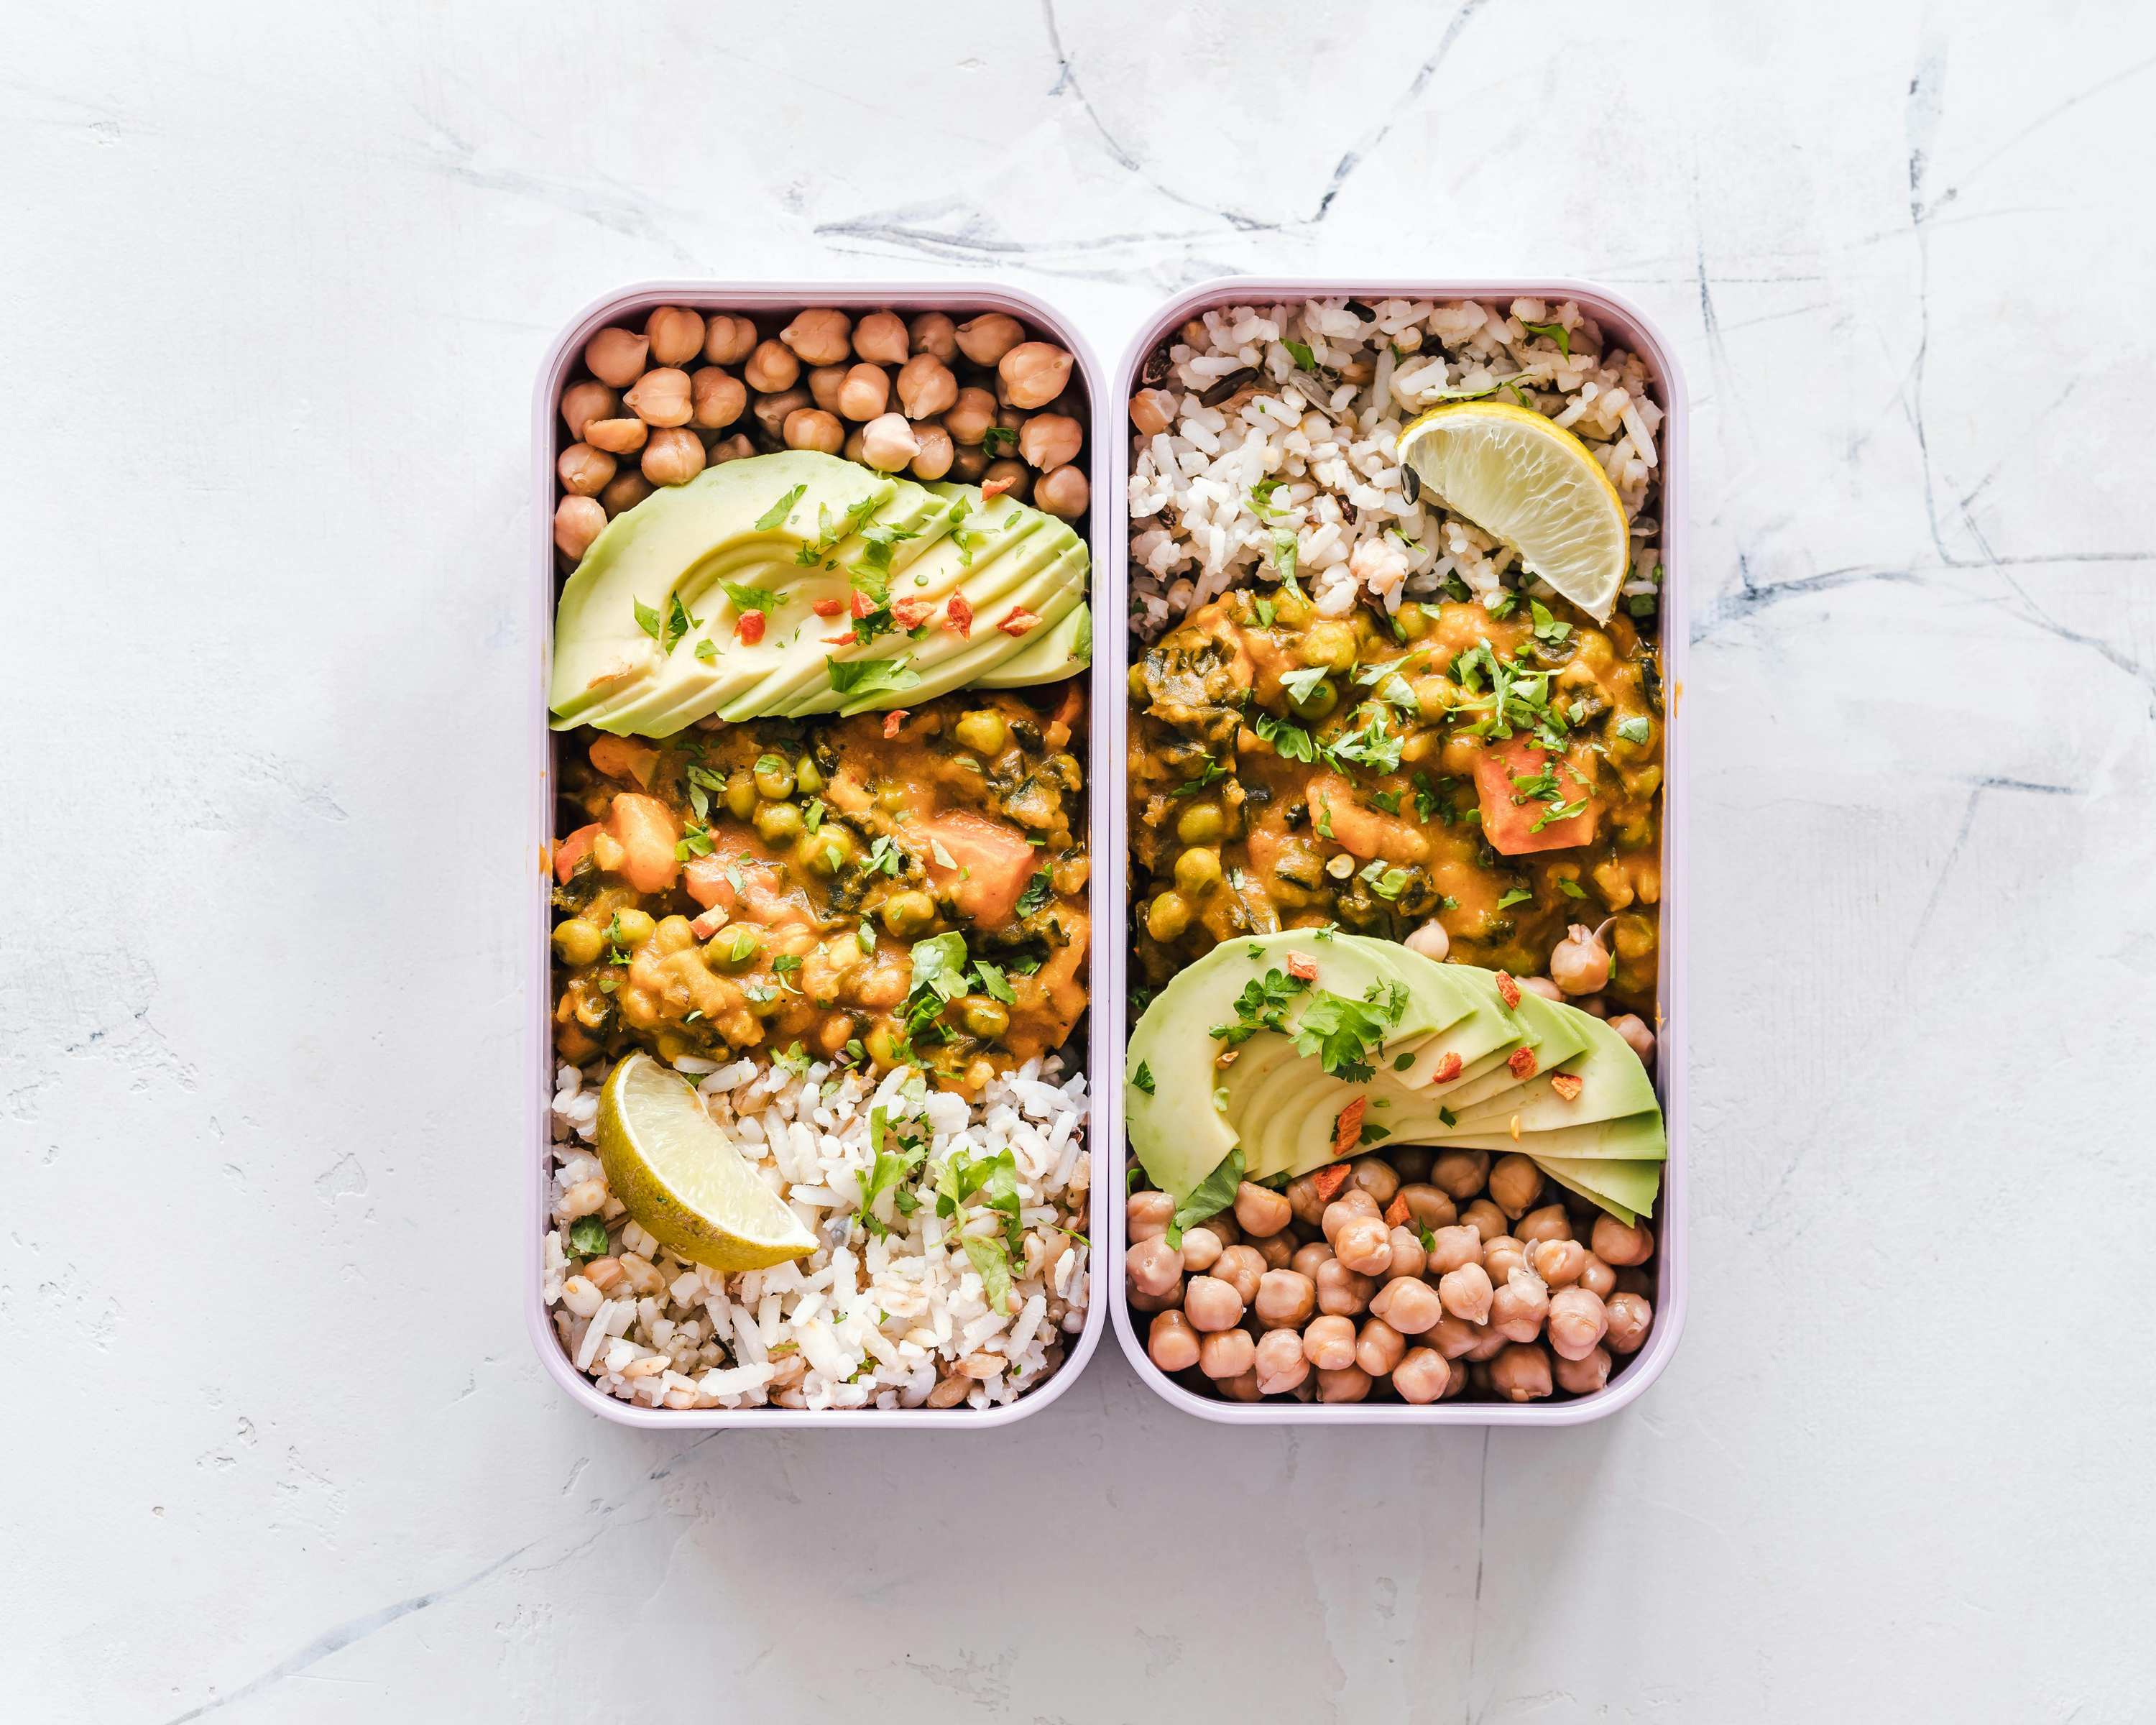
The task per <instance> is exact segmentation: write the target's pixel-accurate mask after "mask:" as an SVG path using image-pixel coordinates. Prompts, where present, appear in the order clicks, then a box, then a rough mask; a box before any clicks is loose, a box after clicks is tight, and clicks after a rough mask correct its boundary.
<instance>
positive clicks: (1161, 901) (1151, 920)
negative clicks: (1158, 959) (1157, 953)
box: [1146, 892, 1190, 946]
mask: <svg viewBox="0 0 2156 1725" xmlns="http://www.w3.org/2000/svg"><path fill="white" fill-rule="evenodd" d="M1188 927H1190V901H1189V900H1188V899H1187V898H1185V897H1183V895H1182V894H1181V893H1179V892H1163V893H1162V894H1161V895H1160V896H1158V898H1156V899H1154V900H1153V901H1152V903H1151V904H1149V905H1147V906H1146V932H1147V934H1149V935H1151V936H1152V937H1153V938H1154V939H1155V940H1157V941H1158V942H1160V943H1161V944H1162V945H1163V946H1166V945H1167V944H1168V942H1170V941H1173V940H1179V939H1181V938H1182V936H1183V931H1184V930H1185V929H1187V928H1188Z"/></svg>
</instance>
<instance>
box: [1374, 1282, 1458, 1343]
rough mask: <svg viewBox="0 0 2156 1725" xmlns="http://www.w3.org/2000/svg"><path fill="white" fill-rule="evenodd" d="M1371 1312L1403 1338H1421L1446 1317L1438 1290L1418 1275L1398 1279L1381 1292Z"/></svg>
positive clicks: (1384, 1287) (1379, 1290)
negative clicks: (1426, 1331)
mask: <svg viewBox="0 0 2156 1725" xmlns="http://www.w3.org/2000/svg"><path fill="white" fill-rule="evenodd" d="M1370 1311H1371V1312H1372V1314H1373V1316H1375V1317H1382V1318H1383V1319H1384V1321H1385V1322H1387V1323H1389V1324H1390V1325H1391V1326H1392V1327H1394V1329H1396V1330H1398V1331H1399V1332H1400V1333H1401V1334H1402V1335H1403V1336H1419V1335H1421V1334H1422V1333H1423V1332H1424V1331H1425V1330H1427V1329H1430V1328H1431V1327H1433V1326H1435V1324H1436V1322H1437V1321H1438V1320H1439V1319H1440V1318H1441V1317H1444V1316H1445V1305H1444V1302H1443V1301H1440V1299H1439V1298H1438V1295H1437V1290H1436V1289H1435V1288H1434V1287H1432V1286H1430V1284H1429V1283H1428V1282H1426V1281H1423V1280H1421V1279H1420V1278H1419V1277H1418V1276H1394V1278H1393V1279H1392V1280H1391V1281H1389V1282H1387V1283H1386V1284H1385V1285H1384V1286H1383V1287H1382V1288H1379V1289H1378V1295H1377V1297H1376V1298H1375V1299H1373V1301H1370Z"/></svg>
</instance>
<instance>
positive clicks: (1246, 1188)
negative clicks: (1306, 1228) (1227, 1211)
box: [1235, 1180, 1295, 1239]
mask: <svg viewBox="0 0 2156 1725" xmlns="http://www.w3.org/2000/svg"><path fill="white" fill-rule="evenodd" d="M1294 1216H1295V1212H1294V1211H1293V1210H1292V1209H1290V1208H1289V1206H1288V1201H1287V1200H1286V1199H1285V1198H1283V1197H1281V1194H1279V1193H1277V1192H1275V1191H1273V1190H1272V1189H1270V1187H1265V1186H1256V1185H1253V1184H1252V1183H1250V1181H1248V1180H1245V1181H1244V1182H1243V1183H1242V1184H1241V1185H1240V1186H1238V1187H1237V1188H1236V1189H1235V1219H1236V1221H1238V1222H1239V1223H1240V1224H1242V1228H1243V1231H1244V1232H1245V1234H1248V1235H1252V1236H1253V1237H1255V1238H1260V1239H1261V1238H1263V1237H1264V1236H1265V1235H1269V1234H1278V1233H1279V1232H1280V1231H1281V1230H1282V1229H1283V1228H1285V1227H1286V1226H1287V1224H1289V1222H1291V1220H1293V1219H1294Z"/></svg>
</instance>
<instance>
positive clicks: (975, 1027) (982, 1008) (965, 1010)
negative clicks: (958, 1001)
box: [958, 999, 1010, 1042]
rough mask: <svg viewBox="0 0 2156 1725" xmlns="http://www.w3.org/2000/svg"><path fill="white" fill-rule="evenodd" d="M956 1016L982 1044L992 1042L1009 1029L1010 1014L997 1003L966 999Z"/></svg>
mask: <svg viewBox="0 0 2156 1725" xmlns="http://www.w3.org/2000/svg"><path fill="white" fill-rule="evenodd" d="M958 1016H959V1018H960V1019H961V1020H962V1021H963V1023H964V1024H965V1026H966V1029H968V1031H969V1032H970V1033H971V1034H973V1035H975V1036H978V1037H979V1038H980V1039H981V1040H983V1041H984V1042H993V1041H994V1040H995V1039H996V1038H997V1037H998V1036H1000V1035H1002V1034H1004V1031H1006V1030H1008V1029H1010V1014H1009V1013H1008V1012H1006V1011H1005V1010H1004V1008H1003V1006H1002V1004H1000V1003H999V1002H997V1001H993V1000H981V999H968V1000H967V1001H966V1002H965V1003H964V1004H963V1005H962V1007H961V1008H960V1009H959V1013H958Z"/></svg>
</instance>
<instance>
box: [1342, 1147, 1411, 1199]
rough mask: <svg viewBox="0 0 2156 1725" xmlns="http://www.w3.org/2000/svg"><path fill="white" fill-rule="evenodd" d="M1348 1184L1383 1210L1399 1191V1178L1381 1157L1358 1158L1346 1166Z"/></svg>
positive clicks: (1391, 1166)
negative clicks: (1365, 1194)
mask: <svg viewBox="0 0 2156 1725" xmlns="http://www.w3.org/2000/svg"><path fill="white" fill-rule="evenodd" d="M1347 1183H1348V1185H1349V1186H1351V1187H1353V1188H1354V1189H1356V1190H1357V1191H1360V1192H1367V1193H1368V1194H1370V1201H1371V1202H1372V1203H1373V1204H1376V1205H1377V1206H1378V1209H1380V1210H1383V1209H1384V1207H1385V1206H1386V1205H1387V1204H1390V1203H1391V1202H1392V1201H1393V1194H1395V1193H1396V1192H1398V1191H1399V1189H1400V1177H1399V1175H1398V1174H1396V1173H1394V1172H1393V1165H1392V1163H1389V1162H1388V1161H1386V1160H1385V1158H1383V1157H1382V1156H1358V1157H1357V1158H1355V1159H1354V1160H1353V1162H1351V1163H1348V1164H1347Z"/></svg>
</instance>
